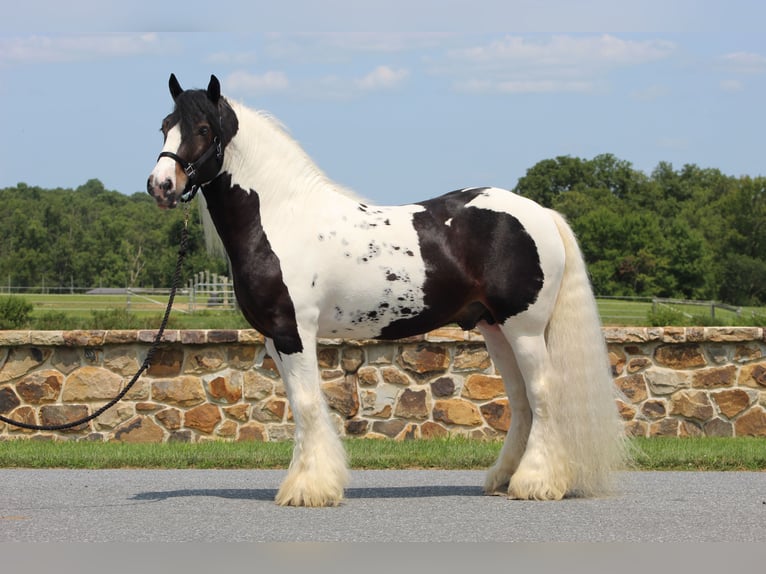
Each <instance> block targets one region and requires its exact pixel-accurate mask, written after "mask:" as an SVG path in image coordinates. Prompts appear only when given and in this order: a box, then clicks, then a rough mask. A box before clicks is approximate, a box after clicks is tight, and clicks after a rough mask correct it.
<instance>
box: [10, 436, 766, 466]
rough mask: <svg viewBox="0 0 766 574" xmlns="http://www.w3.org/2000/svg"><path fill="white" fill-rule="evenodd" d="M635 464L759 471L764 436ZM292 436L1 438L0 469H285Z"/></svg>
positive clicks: (467, 456) (365, 445)
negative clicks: (155, 440) (238, 439)
mask: <svg viewBox="0 0 766 574" xmlns="http://www.w3.org/2000/svg"><path fill="white" fill-rule="evenodd" d="M344 444H345V447H346V451H347V453H348V456H349V462H350V464H351V467H352V468H356V469H418V468H431V469H433V468H438V469H455V470H458V469H486V468H488V467H489V466H490V465H491V464H492V463H493V462H494V460H495V459H496V458H497V455H498V453H499V451H500V446H501V443H500V442H499V441H482V440H471V439H466V438H461V437H451V438H446V439H444V438H441V439H430V440H413V441H402V442H397V441H391V440H368V439H347V440H345V441H344ZM631 444H632V446H633V451H634V462H633V465H632V467H631V468H633V469H635V470H703V471H714V470H717V471H730V470H761V471H762V470H766V438H751V437H740V438H714V437H705V438H683V439H677V438H651V439H632V440H631ZM291 454H292V443H291V442H266V443H261V442H246V443H233V442H222V441H210V442H203V443H196V444H188V443H163V444H123V443H101V442H84V441H83V442H75V441H37V440H7V441H3V442H0V468H78V469H104V468H155V469H170V468H173V469H193V468H196V469H214V468H222V469H253V468H271V469H282V468H287V465H288V464H289V462H290V456H291Z"/></svg>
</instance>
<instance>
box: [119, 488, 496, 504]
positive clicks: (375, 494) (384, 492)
mask: <svg viewBox="0 0 766 574" xmlns="http://www.w3.org/2000/svg"><path fill="white" fill-rule="evenodd" d="M483 494H484V493H483V491H482V489H481V488H480V487H478V486H384V487H370V488H349V489H346V491H345V497H346V499H368V498H369V499H375V498H402V499H404V498H429V497H431V498H439V497H448V496H482V495H483ZM276 495H277V490H276V489H275V488H200V489H182V490H166V491H157V492H139V493H138V494H136V495H134V496H133V497H131V500H138V501H143V502H162V501H164V500H168V499H171V498H193V497H215V498H227V499H233V500H263V501H273V500H274V498H275V497H276Z"/></svg>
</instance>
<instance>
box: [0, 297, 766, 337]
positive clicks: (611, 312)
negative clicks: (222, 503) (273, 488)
mask: <svg viewBox="0 0 766 574" xmlns="http://www.w3.org/2000/svg"><path fill="white" fill-rule="evenodd" d="M4 296H5V295H2V294H0V297H4ZM21 297H23V298H24V299H25V300H27V301H28V302H29V303H31V304H32V306H33V311H32V314H31V319H30V321H29V324H28V325H27V328H31V329H38V330H45V329H53V330H60V329H120V328H124V329H152V328H156V327H157V326H158V325H159V323H160V320H161V318H162V314H163V313H164V310H165V305H166V304H167V293H166V292H158V293H153V294H132V295H126V294H104V295H93V294H85V293H74V294H54V295H51V294H24V295H21ZM597 303H598V310H599V314H600V316H601V322H602V323H603V324H604V325H605V326H637V327H640V326H650V325H663V326H664V325H764V324H766V307H744V308H742V310H741V312H740V313H739V314H737V313H735V312H733V311H731V310H727V309H722V308H720V307H718V308H716V309H715V318H713V317H711V315H712V313H711V307H710V306H709V305H708V306H701V305H692V304H683V303H673V304H662V305H659V306H654V305H653V304H652V301H651V300H650V299H629V298H599V299H598V300H597ZM192 307H193V306H192V304H191V302H190V300H189V296H188V295H186V294H183V293H181V294H179V295H178V296H177V297H176V299H175V304H174V306H173V312H172V314H171V319H170V324H169V326H170V328H172V329H241V328H247V327H248V324H247V322H246V321H245V320H244V319H243V317H242V315H241V313H239V311H234V310H219V309H215V308H213V307H207V306H206V302H205V301H197V302H196V305H195V307H194V309H193V308H192Z"/></svg>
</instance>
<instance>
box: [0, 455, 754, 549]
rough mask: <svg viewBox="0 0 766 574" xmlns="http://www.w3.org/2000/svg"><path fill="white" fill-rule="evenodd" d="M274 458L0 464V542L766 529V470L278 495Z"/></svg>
mask: <svg viewBox="0 0 766 574" xmlns="http://www.w3.org/2000/svg"><path fill="white" fill-rule="evenodd" d="M284 474H285V471H282V470H55V469H54V470H25V469H0V542H299V541H306V542H766V473H763V472H626V473H621V474H620V476H619V480H618V484H619V492H618V493H617V494H616V495H615V496H613V497H611V498H603V499H592V500H583V499H567V500H563V501H559V502H529V501H515V500H508V499H505V498H503V497H498V496H484V495H483V494H482V491H481V484H482V481H483V476H484V473H483V472H481V471H430V470H407V471H353V472H352V483H351V485H350V488H349V489H348V490H347V491H346V500H345V502H344V503H343V504H342V505H341V506H339V507H336V508H318V509H317V508H282V507H279V506H277V505H276V504H275V503H274V501H273V500H274V495H275V494H276V490H277V488H278V485H279V482H280V480H281V479H282V477H283V476H284Z"/></svg>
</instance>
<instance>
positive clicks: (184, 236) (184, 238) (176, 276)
mask: <svg viewBox="0 0 766 574" xmlns="http://www.w3.org/2000/svg"><path fill="white" fill-rule="evenodd" d="M188 239H189V204H188V203H187V204H186V207H185V209H184V226H183V230H182V231H181V245H180V247H179V248H178V260H177V261H176V268H175V271H174V273H173V283H172V286H171V288H170V295H169V296H168V305H167V307H166V308H165V315H164V316H163V317H162V323H160V328H159V330H158V331H157V334H156V336H155V337H154V341H153V342H152V346H151V347H149V351H147V353H146V358H145V359H144V362H143V364H142V365H141V367H139V369H138V371H137V372H136V374H135V375H133V378H132V379H130V382H128V384H127V385H125V387H123V389H122V390H121V391H120V392H119V393H118V394H117V396H116V397H114V398H113V399H112V400H111V401H109V402H108V403H106V404H105V405H103V406H102V407H100V408H98V409H96V410H95V411H93V413H91V414H90V415H88V416H86V417H82V418H81V419H78V420H76V421H72V422H68V423H62V424H56V425H36V424H29V423H25V422H21V421H15V420H13V419H9V418H6V417H4V416H2V415H0V421H2V422H4V423H7V424H9V425H13V426H16V427H20V428H24V429H30V430H41V431H59V430H66V429H70V428H73V427H76V426H80V425H84V424H86V423H89V422H90V421H92V420H93V419H95V418H96V417H98V416H100V415H102V414H103V413H104V412H105V411H107V410H108V409H110V408H111V407H113V406H114V405H115V404H117V403H118V402H119V401H120V400H121V399H122V398H123V397H124V396H125V395H126V394H128V391H130V389H131V388H132V387H133V385H135V384H136V381H138V379H139V377H140V376H141V375H142V374H143V373H144V371H146V369H148V368H149V366H150V365H151V363H152V359H153V358H154V354H155V352H156V351H157V348H158V347H159V344H160V342H161V341H162V336H163V335H164V333H165V327H167V324H168V319H170V310H171V309H172V308H173V301H174V299H175V297H176V291H177V290H178V285H179V284H180V281H181V265H182V263H183V260H184V257H185V256H186V244H187V242H188Z"/></svg>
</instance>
